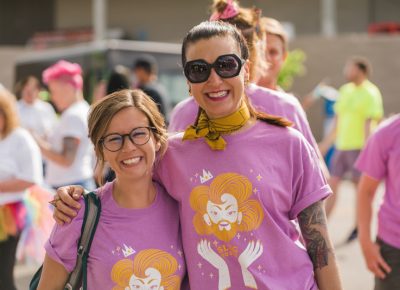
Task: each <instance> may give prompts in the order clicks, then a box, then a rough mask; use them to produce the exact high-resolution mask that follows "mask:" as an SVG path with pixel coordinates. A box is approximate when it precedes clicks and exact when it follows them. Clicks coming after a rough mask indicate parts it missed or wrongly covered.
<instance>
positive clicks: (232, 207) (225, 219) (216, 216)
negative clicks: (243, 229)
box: [204, 193, 242, 231]
mask: <svg viewBox="0 0 400 290" xmlns="http://www.w3.org/2000/svg"><path fill="white" fill-rule="evenodd" d="M221 201H222V202H223V203H222V204H216V203H213V202H212V201H210V200H209V201H208V202H207V213H206V214H204V221H205V222H206V223H207V224H208V225H211V223H214V224H217V225H218V230H220V231H230V230H231V229H232V224H234V223H237V224H240V222H241V221H242V213H241V212H239V210H238V202H237V200H236V198H235V197H234V196H233V195H232V194H229V193H224V194H223V195H222V196H221Z"/></svg>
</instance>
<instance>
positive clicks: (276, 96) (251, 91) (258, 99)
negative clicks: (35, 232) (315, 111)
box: [168, 84, 318, 150]
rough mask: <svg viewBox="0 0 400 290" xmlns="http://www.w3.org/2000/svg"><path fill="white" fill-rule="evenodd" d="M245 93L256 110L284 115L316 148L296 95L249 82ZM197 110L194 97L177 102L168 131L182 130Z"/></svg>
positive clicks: (193, 117) (195, 114) (315, 147)
mask: <svg viewBox="0 0 400 290" xmlns="http://www.w3.org/2000/svg"><path fill="white" fill-rule="evenodd" d="M246 93H247V95H248V97H249V99H250V101H251V103H252V105H253V106H254V107H255V108H256V109H257V110H258V111H261V112H265V113H268V114H271V115H276V116H281V117H285V118H286V119H288V120H290V121H291V122H293V124H294V128H295V129H297V130H299V131H300V132H301V133H302V134H303V136H304V137H305V138H306V139H307V141H308V142H309V143H310V144H311V145H312V146H313V147H314V149H315V150H318V146H317V143H316V141H315V138H314V136H313V134H312V131H311V128H310V125H309V123H308V120H307V116H306V113H305V112H304V110H303V108H302V106H301V105H300V102H299V100H298V99H297V98H296V97H294V96H293V95H290V94H288V93H285V92H283V91H275V90H271V89H267V88H263V87H260V86H257V85H255V84H250V85H249V86H248V88H247V90H246ZM198 110H199V105H198V104H197V103H196V101H195V99H194V98H187V99H185V100H183V101H182V102H180V103H179V104H177V105H176V106H175V108H174V110H173V111H172V113H171V118H170V123H169V126H168V131H169V132H181V131H184V130H185V129H186V128H187V127H188V126H189V125H191V124H193V123H194V121H195V120H196V116H197V113H198Z"/></svg>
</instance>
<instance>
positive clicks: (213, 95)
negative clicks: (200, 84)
mask: <svg viewBox="0 0 400 290" xmlns="http://www.w3.org/2000/svg"><path fill="white" fill-rule="evenodd" d="M227 94H228V91H220V92H216V93H208V96H209V97H210V98H222V97H225V96H226V95H227Z"/></svg>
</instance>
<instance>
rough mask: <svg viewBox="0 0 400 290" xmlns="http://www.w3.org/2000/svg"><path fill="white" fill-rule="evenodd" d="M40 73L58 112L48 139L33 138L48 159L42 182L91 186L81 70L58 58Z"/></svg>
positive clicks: (91, 149) (91, 173)
mask: <svg viewBox="0 0 400 290" xmlns="http://www.w3.org/2000/svg"><path fill="white" fill-rule="evenodd" d="M42 76H43V82H44V83H45V84H47V85H48V88H49V91H50V96H51V100H52V102H53V103H54V104H55V106H56V107H57V110H58V111H60V112H61V116H60V120H59V122H58V124H57V125H56V126H55V128H54V130H53V132H52V134H51V135H50V136H49V139H48V142H46V141H44V140H43V139H40V138H36V139H37V142H38V144H39V147H40V150H41V152H42V154H43V156H44V157H45V158H46V159H47V161H48V163H47V168H46V176H45V180H46V183H47V184H49V185H50V186H52V187H53V188H58V187H60V186H62V185H65V184H71V183H72V184H80V185H82V186H88V188H89V189H94V188H95V183H94V180H93V155H94V151H93V147H92V145H91V143H90V141H89V138H88V127H87V115H88V111H89V104H88V103H87V102H86V101H85V100H84V98H83V95H82V86H83V79H82V69H81V67H80V65H79V64H76V63H70V62H67V61H64V60H60V61H58V62H57V63H55V64H54V65H52V66H50V67H49V68H47V69H46V70H45V71H44V72H43V75H42Z"/></svg>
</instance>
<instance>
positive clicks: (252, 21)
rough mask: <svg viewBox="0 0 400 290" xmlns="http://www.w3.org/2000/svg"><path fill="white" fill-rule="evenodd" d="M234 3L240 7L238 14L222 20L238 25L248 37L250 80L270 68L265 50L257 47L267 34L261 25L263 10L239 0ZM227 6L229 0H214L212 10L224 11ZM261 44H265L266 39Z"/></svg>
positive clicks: (215, 11) (246, 37)
mask: <svg viewBox="0 0 400 290" xmlns="http://www.w3.org/2000/svg"><path fill="white" fill-rule="evenodd" d="M234 5H235V6H236V7H237V9H238V14H237V15H235V16H233V17H232V18H227V19H221V21H223V22H227V23H230V24H232V25H234V26H235V27H237V28H238V29H239V30H240V32H241V33H242V34H243V36H244V38H245V39H246V42H247V46H248V48H249V52H250V56H249V60H250V80H256V79H257V76H258V75H260V76H262V75H263V74H264V73H265V71H266V69H267V68H268V63H267V61H266V59H265V56H264V51H260V50H259V49H258V48H257V46H258V43H259V41H260V40H261V39H263V37H264V35H265V31H264V28H263V27H262V26H261V25H260V17H261V10H260V9H257V8H244V7H241V6H240V5H239V4H238V2H237V1H234ZM227 6H228V1H227V0H214V3H213V5H212V7H211V12H212V13H223V12H224V11H225V9H226V8H227ZM261 44H262V45H264V41H263V42H262V43H261ZM262 50H263V49H262Z"/></svg>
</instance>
